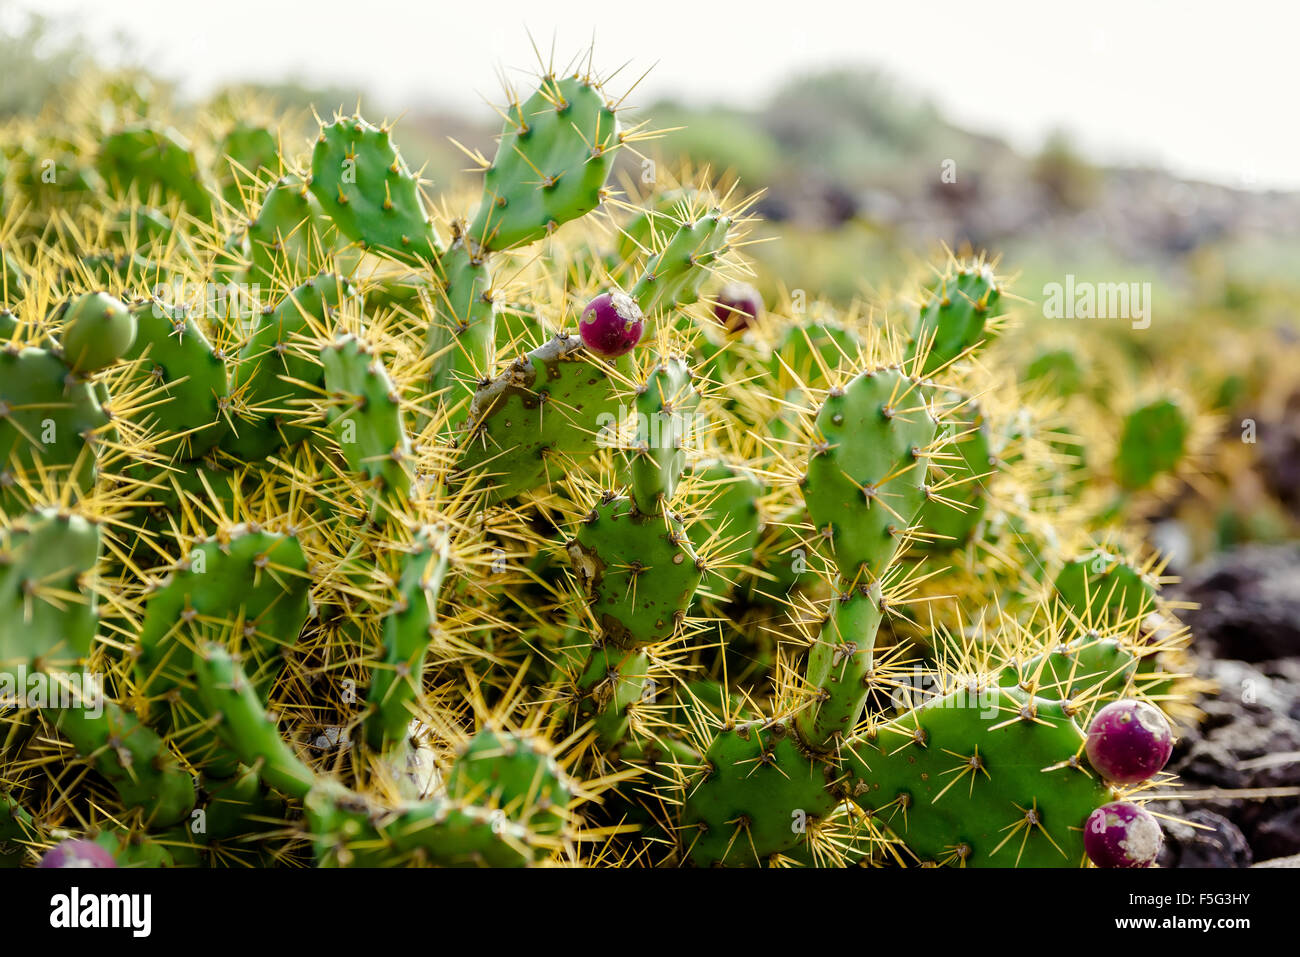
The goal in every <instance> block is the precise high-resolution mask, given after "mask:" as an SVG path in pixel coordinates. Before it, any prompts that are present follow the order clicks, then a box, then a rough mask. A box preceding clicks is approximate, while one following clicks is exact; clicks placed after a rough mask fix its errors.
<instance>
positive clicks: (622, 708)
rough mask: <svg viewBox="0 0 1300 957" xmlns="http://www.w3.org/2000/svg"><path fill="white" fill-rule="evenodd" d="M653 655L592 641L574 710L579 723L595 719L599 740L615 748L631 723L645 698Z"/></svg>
mask: <svg viewBox="0 0 1300 957" xmlns="http://www.w3.org/2000/svg"><path fill="white" fill-rule="evenodd" d="M649 670H650V658H649V656H647V655H646V654H645V653H644V652H638V651H628V650H626V649H623V648H619V647H617V646H615V645H592V646H591V648H590V653H589V655H588V657H587V661H586V664H585V665H584V666H583V668H582V672H581V674H579V675H578V676H577V679H576V680H575V682H574V687H573V693H574V697H575V701H574V708H573V713H574V716H575V718H576V719H577V722H578V723H579V724H582V723H585V722H587V721H591V722H592V723H593V727H594V728H595V730H596V736H597V742H598V743H599V744H600V746H601V747H602V748H604V749H605V750H607V751H608V750H611V749H613V748H614V747H616V746H617V745H618V744H619V743H620V742H622V741H623V740H624V739H625V738H626V737H627V733H628V730H629V729H630V727H631V720H632V714H631V709H632V707H633V706H635V705H636V704H637V702H639V701H641V700H642V696H643V695H644V694H645V689H646V680H647V678H648V676H649Z"/></svg>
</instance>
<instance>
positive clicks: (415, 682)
mask: <svg viewBox="0 0 1300 957" xmlns="http://www.w3.org/2000/svg"><path fill="white" fill-rule="evenodd" d="M448 558H449V555H448V544H447V540H446V536H445V535H444V534H443V533H442V532H440V531H436V530H434V529H425V530H422V531H421V532H420V533H418V534H417V536H416V539H415V541H414V542H412V544H411V548H410V550H409V551H407V552H406V553H405V554H404V555H403V556H402V560H401V571H400V574H399V576H398V581H397V583H396V588H397V603H396V605H395V606H394V607H393V609H392V611H390V612H389V613H388V614H387V615H386V616H384V622H383V642H384V657H383V660H382V661H381V662H379V663H378V664H377V665H376V667H375V670H374V673H373V675H372V677H371V682H370V700H369V704H370V706H371V707H372V708H373V709H374V710H373V711H372V712H371V714H370V717H369V718H368V719H367V722H366V734H367V737H369V739H370V743H371V745H372V746H373V747H376V748H381V747H385V746H387V745H389V744H391V743H393V742H396V741H400V740H402V739H403V738H404V737H405V736H406V729H407V726H408V725H409V724H410V723H411V719H412V717H413V716H414V714H413V712H414V709H413V703H414V702H416V701H417V700H418V699H419V697H420V696H421V695H422V694H423V693H424V667H425V658H426V657H427V655H428V653H429V643H430V640H431V637H432V632H433V628H434V625H435V622H436V621H437V616H436V614H435V608H436V606H437V603H438V593H439V591H440V590H441V588H442V580H443V577H444V576H445V575H446V574H447V562H448Z"/></svg>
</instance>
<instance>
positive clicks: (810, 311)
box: [0, 70, 1200, 867]
mask: <svg viewBox="0 0 1300 957" xmlns="http://www.w3.org/2000/svg"><path fill="white" fill-rule="evenodd" d="M83 93H84V95H83V96H79V97H75V98H70V99H69V102H70V103H92V104H96V103H97V104H99V107H100V108H94V109H90V110H89V111H82V108H81V107H77V108H76V109H72V108H70V110H69V112H68V114H67V116H65V117H63V118H61V119H60V120H58V121H57V123H56V122H55V121H53V120H51V123H52V124H54V126H52V127H51V128H49V129H42V130H39V131H37V132H38V133H39V136H28V135H27V134H28V133H30V132H31V131H27V130H25V131H24V135H23V136H19V135H17V128H16V127H15V128H14V129H13V130H11V129H10V128H8V127H6V129H5V132H6V136H5V140H4V141H5V142H11V141H12V142H15V143H22V144H24V145H23V146H22V147H21V149H18V148H16V149H15V150H12V151H7V153H6V163H5V167H6V169H7V170H8V172H7V174H6V175H5V178H4V183H3V189H4V201H5V210H6V226H5V229H4V230H3V232H0V258H3V264H4V272H3V282H2V283H0V294H3V301H2V302H0V690H3V692H4V695H3V699H2V700H0V709H3V711H4V723H3V724H2V725H0V864H2V865H4V866H11V865H23V864H33V863H36V862H37V861H38V860H39V858H40V857H41V855H42V854H44V853H45V852H46V851H47V850H49V849H51V848H53V847H54V846H55V845H56V844H58V843H59V842H60V841H62V840H64V839H65V838H74V839H78V840H82V841H84V842H89V844H88V845H87V846H89V845H90V844H93V846H94V848H96V850H95V851H94V853H95V854H97V855H103V854H107V855H110V856H111V857H112V858H114V859H115V860H116V862H117V863H118V865H119V866H199V865H208V866H226V865H240V866H247V865H254V866H276V865H286V866H300V865H316V866H322V867H346V866H407V865H410V866H511V867H515V866H518V867H531V866H579V865H584V864H598V865H604V864H614V863H629V864H631V863H636V864H655V865H665V866H678V865H701V866H717V865H725V866H750V865H759V866H769V865H771V866H822V867H825V866H847V865H851V864H852V865H857V864H870V865H882V866H899V865H902V866H908V865H913V864H953V865H969V866H982V865H992V866H999V865H1002V866H1011V865H1019V866H1047V867H1052V866H1061V867H1065V866H1071V867H1072V866H1077V865H1079V864H1081V863H1083V862H1084V861H1085V859H1086V858H1085V847H1084V840H1083V827H1084V823H1085V821H1087V820H1088V818H1089V815H1091V814H1092V813H1093V812H1094V811H1095V810H1096V809H1097V808H1098V807H1101V806H1102V805H1105V804H1107V802H1109V801H1111V800H1112V798H1113V797H1115V796H1116V793H1119V794H1121V795H1123V796H1124V798H1125V799H1126V800H1128V801H1140V800H1141V795H1142V789H1143V787H1145V786H1146V785H1145V784H1144V783H1139V784H1137V785H1133V784H1131V783H1129V784H1125V785H1124V786H1123V787H1120V788H1115V787H1112V786H1111V784H1110V783H1108V782H1107V781H1105V779H1104V777H1103V776H1102V775H1101V774H1099V773H1094V771H1090V770H1089V766H1088V758H1087V757H1086V755H1085V751H1084V740H1085V738H1084V734H1085V730H1086V729H1087V728H1088V723H1089V721H1091V720H1092V716H1093V714H1094V713H1095V712H1096V711H1097V710H1098V709H1099V708H1101V707H1102V706H1104V705H1106V704H1109V703H1113V702H1118V701H1121V700H1128V699H1137V700H1138V701H1143V702H1149V703H1155V704H1158V705H1160V706H1162V707H1164V708H1165V709H1166V710H1167V711H1169V712H1170V713H1171V714H1175V715H1177V714H1184V713H1186V710H1187V709H1188V708H1190V706H1191V705H1190V702H1191V696H1192V694H1193V692H1194V690H1195V688H1194V685H1193V684H1192V683H1190V682H1189V681H1188V680H1187V679H1185V678H1184V677H1183V676H1182V672H1181V670H1180V662H1179V659H1178V654H1179V649H1180V648H1181V646H1182V644H1183V643H1184V642H1185V631H1184V630H1183V629H1182V627H1181V625H1180V624H1179V623H1178V620H1177V613H1176V608H1174V607H1172V606H1170V605H1169V604H1167V603H1166V602H1165V601H1164V600H1163V599H1162V597H1161V592H1160V589H1161V585H1162V579H1161V569H1162V565H1161V563H1160V559H1159V557H1158V556H1153V555H1150V554H1148V553H1145V552H1143V551H1142V550H1141V549H1139V548H1137V547H1135V545H1134V544H1133V543H1132V542H1131V541H1129V539H1128V538H1127V533H1126V531H1125V528H1124V526H1125V524H1126V522H1128V521H1129V519H1130V517H1131V515H1132V514H1133V512H1132V510H1133V509H1136V508H1137V507H1138V505H1139V504H1141V503H1142V502H1149V501H1150V500H1151V497H1152V496H1158V495H1159V494H1160V493H1161V489H1162V488H1164V487H1165V486H1167V485H1168V483H1169V482H1171V481H1175V480H1176V477H1177V476H1178V475H1180V474H1182V473H1183V472H1184V471H1185V469H1186V467H1187V460H1188V459H1189V458H1190V457H1191V456H1192V454H1193V453H1194V452H1195V450H1196V446H1197V442H1198V441H1199V439H1198V436H1199V435H1200V432H1199V431H1198V429H1197V428H1195V427H1193V426H1194V425H1195V424H1196V420H1195V413H1196V409H1195V406H1194V405H1192V404H1191V400H1190V399H1188V398H1187V397H1178V398H1177V399H1176V400H1175V399H1174V398H1172V397H1170V396H1168V395H1163V394H1162V395H1158V396H1156V397H1155V398H1149V397H1148V398H1146V399H1143V400H1142V402H1138V401H1136V400H1135V401H1133V402H1131V403H1129V402H1127V400H1126V404H1125V411H1124V412H1122V413H1121V412H1119V411H1115V416H1116V418H1115V421H1119V420H1120V418H1121V417H1124V416H1126V417H1127V418H1123V421H1124V423H1125V424H1124V427H1123V428H1122V429H1115V430H1113V432H1114V435H1116V436H1119V438H1118V439H1117V440H1115V441H1114V442H1113V443H1112V445H1113V446H1114V448H1113V451H1114V454H1113V455H1109V454H1093V452H1092V451H1091V448H1089V450H1088V455H1087V457H1086V458H1087V460H1086V461H1077V460H1075V459H1072V458H1071V457H1070V456H1069V455H1068V454H1067V452H1068V450H1069V449H1072V448H1073V449H1080V448H1082V447H1083V445H1084V444H1085V443H1084V442H1083V440H1082V439H1080V438H1079V437H1077V436H1076V435H1074V433H1073V432H1072V431H1071V428H1070V422H1069V421H1068V420H1069V418H1070V416H1071V415H1073V414H1074V413H1075V411H1076V410H1074V409H1073V407H1072V406H1069V405H1061V403H1062V402H1064V401H1066V399H1069V400H1070V401H1074V400H1075V399H1079V398H1080V397H1081V396H1084V395H1086V394H1088V395H1090V394H1092V393H1093V391H1096V392H1097V394H1102V393H1104V392H1105V388H1104V385H1105V384H1104V383H1103V384H1102V386H1103V388H1101V389H1097V390H1093V384H1092V383H1091V382H1089V381H1087V376H1088V375H1089V373H1088V371H1087V370H1088V369H1090V368H1092V366H1091V365H1090V364H1088V363H1083V362H1082V361H1081V362H1080V363H1079V364H1078V366H1077V368H1075V367H1074V366H1070V367H1069V368H1066V369H1065V370H1064V371H1066V372H1070V373H1071V374H1070V376H1065V377H1064V378H1063V379H1061V380H1060V381H1058V382H1057V388H1056V391H1052V390H1051V389H1046V388H1044V387H1043V382H1044V381H1046V377H1049V373H1050V374H1051V375H1058V373H1061V371H1062V370H1061V368H1059V367H1060V366H1061V363H1060V362H1059V361H1058V360H1059V358H1060V356H1057V358H1056V359H1053V360H1052V361H1050V362H1047V361H1046V360H1044V361H1036V362H1035V363H1034V364H1033V367H1032V369H1031V375H1030V376H1029V377H1028V378H1029V382H1028V384H1027V385H1026V386H1025V387H1023V388H1022V387H1021V385H1020V383H1018V382H1017V381H1016V380H1015V378H1014V376H1011V375H1009V374H1008V370H1009V369H1010V368H1011V366H1008V365H1007V364H1005V363H1000V362H997V361H985V360H986V358H987V355H988V353H989V351H990V350H994V349H997V348H1000V347H1002V346H1003V342H1001V341H999V342H997V343H995V342H994V341H993V340H994V339H995V338H996V334H997V333H998V332H999V330H1000V329H1002V328H1003V327H1005V326H1006V325H1007V324H1008V323H1010V322H1013V321H1014V319H1015V315H1014V312H1011V313H1010V314H1007V312H1006V310H1007V308H1008V305H1009V304H1010V303H1013V302H1014V301H1015V297H1014V296H1013V295H1012V294H1011V293H1010V290H1009V289H1007V287H1006V285H1005V281H1004V280H1003V279H1002V278H1001V277H1000V276H999V275H998V274H997V272H996V271H995V269H994V268H993V265H992V264H991V263H990V262H989V261H988V260H986V259H984V258H983V257H975V258H967V259H960V260H959V259H956V258H952V259H950V260H949V261H947V262H945V263H942V264H940V265H939V268H938V271H937V278H935V279H931V280H929V281H928V282H927V283H926V284H925V285H924V287H922V284H921V283H919V282H916V281H913V280H911V279H909V280H908V285H909V288H914V289H916V290H917V295H918V297H919V305H917V306H916V307H915V309H911V310H908V309H904V310H902V311H901V313H900V312H899V311H898V310H897V309H891V308H881V309H875V308H872V307H873V306H875V305H877V304H874V303H863V302H850V303H831V302H818V303H814V304H812V306H810V307H808V308H805V305H806V304H805V303H803V302H802V301H800V302H799V303H798V305H796V303H794V302H793V301H791V300H790V299H789V298H773V299H770V300H768V301H760V299H761V298H762V297H760V295H759V293H758V292H756V291H754V290H753V289H748V288H747V289H746V290H745V296H746V297H747V298H746V302H748V303H749V305H748V306H747V307H746V313H745V314H746V315H748V316H749V317H750V318H751V319H752V321H749V322H744V323H733V322H724V321H723V320H722V319H720V318H718V317H719V315H724V316H725V311H726V308H729V307H725V302H730V301H732V299H730V298H728V297H732V296H733V293H732V292H728V291H727V290H728V289H734V288H735V284H736V283H737V282H741V281H744V280H745V279H747V278H749V279H752V281H753V282H754V283H756V284H758V285H760V287H762V288H764V289H770V286H771V285H779V283H769V280H768V278H766V277H763V276H761V275H757V274H756V272H755V269H754V264H753V263H751V262H750V261H749V260H748V259H747V258H746V256H745V255H744V253H743V249H744V246H745V237H746V234H747V231H748V230H749V228H750V224H751V221H752V216H751V215H750V209H751V207H752V205H753V203H754V198H753V197H742V196H741V192H742V191H741V189H740V188H738V187H735V186H733V185H730V184H729V185H728V186H727V187H726V188H725V189H722V188H718V187H717V186H716V185H715V184H714V183H713V182H711V181H709V179H708V178H706V177H702V176H686V177H683V178H682V179H680V180H678V179H675V178H674V177H673V176H672V175H669V174H667V172H666V168H667V165H668V164H665V176H664V177H663V178H662V182H661V183H660V184H659V185H658V186H657V187H655V188H654V189H651V190H650V191H649V192H648V193H647V194H646V195H635V194H628V193H625V192H623V191H622V190H620V189H619V188H618V187H617V185H616V184H615V182H614V181H613V179H612V171H613V167H614V161H615V159H616V158H617V155H618V151H619V150H620V149H621V148H623V147H624V146H628V145H630V144H636V143H637V142H638V141H640V140H642V139H645V138H647V137H649V136H652V135H654V134H653V133H650V132H647V131H646V130H644V129H643V128H642V127H640V126H637V127H633V128H632V129H627V128H625V126H624V124H623V123H622V118H621V117H620V110H619V104H620V103H621V102H622V101H621V99H620V98H619V97H618V96H617V95H615V94H613V93H611V92H610V91H608V90H606V88H605V87H604V85H603V84H602V83H601V81H600V79H599V77H598V76H596V75H595V74H594V73H592V72H591V71H590V70H579V71H576V72H564V73H556V72H554V71H546V72H545V73H544V75H543V76H541V77H539V78H538V80H537V83H536V86H535V88H534V90H533V91H532V92H531V93H530V95H528V96H515V95H514V94H513V93H511V94H510V96H509V101H508V102H507V104H506V105H505V106H504V108H503V109H502V111H501V115H502V116H503V117H504V121H505V122H504V125H503V127H502V130H501V135H500V137H499V142H498V144H497V147H496V153H495V156H494V158H493V159H488V158H487V157H484V156H480V155H478V154H474V159H475V160H476V162H478V165H479V166H480V167H481V169H482V175H483V188H482V191H481V193H480V194H479V195H478V196H477V198H475V197H473V196H471V197H466V198H462V197H458V196H446V197H443V199H442V200H441V201H440V202H437V203H435V202H433V198H432V189H433V187H434V184H430V183H428V182H425V181H423V180H421V179H420V177H419V176H418V174H416V173H414V172H412V169H411V167H409V166H408V165H407V163H406V160H405V159H403V156H402V152H401V150H400V149H399V146H398V140H399V139H400V137H401V131H400V128H396V127H393V126H388V125H383V126H379V125H375V124H373V123H371V122H370V121H368V120H367V119H366V118H365V117H364V116H363V115H362V114H361V113H360V111H358V112H356V113H349V114H347V115H343V114H334V113H332V112H330V113H328V114H327V115H330V116H332V118H331V119H329V120H327V121H325V122H324V123H322V125H321V127H320V130H319V133H318V134H317V136H316V137H315V139H314V141H312V142H300V141H299V138H298V134H297V133H296V132H295V131H294V130H293V128H292V127H290V126H288V125H284V126H281V125H278V124H277V123H276V122H275V121H274V120H271V119H268V117H273V116H274V115H275V110H274V109H273V107H272V106H271V105H269V104H264V105H260V106H257V107H256V108H255V109H254V110H253V113H252V114H251V115H247V116H245V115H233V114H232V112H231V109H230V107H229V105H228V104H227V105H224V106H222V107H221V108H220V109H217V108H214V110H213V115H214V116H215V117H219V119H216V120H214V122H211V123H206V124H200V125H199V127H198V128H197V129H191V128H190V127H189V126H188V125H185V124H183V123H180V122H179V121H178V120H177V119H176V118H175V117H171V116H168V115H162V114H161V113H160V112H159V111H158V110H156V109H154V108H152V107H151V106H149V104H148V103H146V102H144V101H138V102H137V100H135V99H130V100H129V102H130V103H131V104H134V105H132V106H130V108H129V109H128V108H126V107H124V106H123V103H122V100H121V97H120V96H119V95H118V94H116V93H114V92H113V91H112V90H111V89H109V88H102V87H93V86H92V87H90V88H88V89H86V90H84V91H83ZM321 106H323V107H330V106H332V104H321ZM79 111H81V112H79ZM155 114H157V115H155ZM60 123H61V124H63V125H62V126H60V127H58V128H55V126H57V124H60ZM106 124H107V125H106ZM178 125H179V126H184V133H182V132H179V131H178V130H177V126H178ZM10 132H13V133H14V136H9V135H8V134H9V133H10ZM42 151H44V152H48V153H50V155H54V156H57V158H58V169H59V171H60V177H61V178H60V180H59V182H57V183H45V182H42V181H41V178H40V176H39V175H33V174H34V171H35V170H36V169H37V166H38V164H39V161H40V157H41V155H43V152H42ZM9 153H12V154H13V155H12V156H10V155H9ZM737 197H741V198H737ZM86 237H94V246H93V248H92V247H89V246H87V245H85V243H86V239H85V238H86ZM214 288H215V289H218V290H220V291H221V295H220V296H216V297H213V296H210V295H207V296H198V297H195V296H188V295H183V296H178V295H176V293H177V292H178V291H180V292H183V291H185V290H193V289H202V290H205V291H207V292H210V291H211V290H212V289H214ZM611 303H619V304H621V308H610V307H609V304H611ZM602 304H604V305H603V306H602ZM886 305H887V304H886ZM589 306H590V307H591V308H590V310H589V309H588V307H589ZM760 307H761V308H760ZM602 308H603V310H604V311H603V312H602ZM719 310H722V312H720V311H719ZM587 312H590V313H591V315H592V316H593V317H595V318H594V319H593V320H591V322H590V323H588V324H586V325H584V322H583V320H582V317H583V316H584V314H586V313H587ZM597 320H600V321H605V322H606V324H607V325H608V326H609V329H606V330H605V331H606V332H608V331H609V330H610V329H612V330H613V333H615V334H616V335H613V336H611V337H610V339H609V342H613V344H614V345H616V346H617V347H618V348H612V347H610V345H609V343H608V342H606V340H605V339H604V338H599V337H597V334H596V333H595V332H592V330H591V328H590V327H591V325H594V324H596V322H597ZM598 338H599V341H597V339H598ZM615 340H617V341H615ZM1009 345H1014V343H1011V344H1009ZM598 348H599V351H598ZM1067 365H1068V364H1067ZM1071 370H1073V371H1071ZM1053 381H1055V380H1053ZM1180 423H1182V424H1181V425H1180ZM1183 426H1186V427H1185V428H1184V427H1183ZM1089 445H1090V446H1091V443H1089ZM1110 449H1111V446H1106V447H1105V448H1104V449H1103V452H1107V453H1108V452H1109V451H1110ZM1094 485H1095V486H1097V487H1101V488H1103V491H1104V494H1102V495H1093V494H1090V491H1089V490H1090V489H1091V488H1092V487H1093V486H1094ZM20 676H21V678H22V681H21V682H20V681H19V678H20ZM55 692H58V693H55ZM1179 709H1183V710H1182V711H1180V710H1179Z"/></svg>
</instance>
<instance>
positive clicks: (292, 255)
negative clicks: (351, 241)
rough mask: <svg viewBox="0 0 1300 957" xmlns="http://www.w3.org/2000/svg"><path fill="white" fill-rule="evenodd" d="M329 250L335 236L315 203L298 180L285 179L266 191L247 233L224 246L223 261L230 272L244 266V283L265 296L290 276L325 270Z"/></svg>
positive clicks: (286, 282)
mask: <svg viewBox="0 0 1300 957" xmlns="http://www.w3.org/2000/svg"><path fill="white" fill-rule="evenodd" d="M333 247H334V230H333V228H332V227H331V226H330V223H329V220H328V219H326V217H325V214H324V212H323V211H322V210H321V207H320V204H319V203H318V202H317V201H316V197H315V196H313V195H312V193H311V191H310V190H309V189H308V188H307V184H306V183H305V182H303V180H302V177H300V176H298V175H297V174H296V173H289V174H286V175H284V176H282V177H280V178H279V179H278V180H276V181H275V182H274V183H272V184H271V185H270V186H269V187H268V188H267V191H266V195H265V196H264V197H263V198H262V205H261V207H260V208H259V209H258V212H257V216H255V217H254V218H253V219H252V221H251V222H250V223H249V224H248V229H247V230H246V231H245V233H244V234H243V235H242V236H241V235H239V234H236V235H235V236H232V237H231V238H230V239H229V240H227V244H226V249H225V251H224V253H223V259H225V260H228V261H229V263H230V265H231V266H232V267H233V266H236V265H238V264H239V263H240V262H242V261H245V260H246V261H247V264H248V276H247V282H248V283H249V284H250V285H253V286H257V287H258V291H259V294H261V295H268V294H270V293H271V292H272V291H273V290H276V289H282V288H284V287H285V286H287V285H288V284H289V282H290V281H291V280H292V277H294V276H301V275H303V274H307V275H310V274H312V273H315V272H319V271H320V270H321V269H323V268H325V266H326V259H327V258H328V254H329V253H330V252H331V251H332V250H333Z"/></svg>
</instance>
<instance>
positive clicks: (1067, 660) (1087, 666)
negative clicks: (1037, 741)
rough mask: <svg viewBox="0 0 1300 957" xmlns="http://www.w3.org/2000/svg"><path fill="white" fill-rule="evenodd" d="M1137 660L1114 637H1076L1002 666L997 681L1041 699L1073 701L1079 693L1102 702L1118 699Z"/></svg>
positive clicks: (1135, 668) (1127, 684)
mask: <svg viewBox="0 0 1300 957" xmlns="http://www.w3.org/2000/svg"><path fill="white" fill-rule="evenodd" d="M1137 669H1138V659H1137V658H1136V657H1135V656H1134V655H1133V654H1132V653H1131V652H1129V651H1128V650H1126V649H1125V648H1124V646H1123V645H1121V644H1120V642H1118V641H1117V640H1115V639H1114V638H1102V637H1101V636H1100V635H1093V636H1088V635H1085V636H1084V637H1082V638H1076V639H1075V640H1074V641H1072V642H1070V643H1069V644H1067V645H1063V646H1061V647H1060V648H1056V649H1053V650H1051V651H1045V652H1041V653H1040V654H1037V655H1032V656H1030V657H1028V658H1026V659H1025V660H1024V661H1013V662H1010V663H1009V664H1007V665H1006V666H1004V667H1003V669H1002V671H1001V674H1000V677H999V680H998V683H999V684H1001V685H1003V686H1004V687H1008V688H1010V687H1018V688H1020V689H1021V690H1022V691H1028V692H1030V693H1031V694H1034V695H1036V696H1038V697H1040V698H1050V699H1052V700H1059V701H1073V700H1076V699H1078V698H1080V697H1082V696H1087V697H1089V698H1094V699H1097V700H1100V701H1101V702H1103V703H1104V702H1105V701H1109V700H1112V699H1115V698H1118V697H1119V696H1120V695H1121V694H1123V693H1124V691H1125V690H1126V689H1127V688H1128V687H1129V686H1130V683H1131V682H1132V680H1133V677H1134V675H1135V674H1137Z"/></svg>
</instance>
